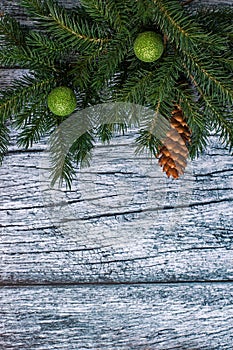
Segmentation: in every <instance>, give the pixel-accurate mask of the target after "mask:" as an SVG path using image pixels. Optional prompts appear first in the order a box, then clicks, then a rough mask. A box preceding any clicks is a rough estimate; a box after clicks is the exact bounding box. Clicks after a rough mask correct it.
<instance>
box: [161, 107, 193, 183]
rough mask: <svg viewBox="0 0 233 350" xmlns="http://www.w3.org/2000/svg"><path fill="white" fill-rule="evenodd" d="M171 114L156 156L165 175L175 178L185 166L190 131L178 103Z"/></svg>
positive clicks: (182, 172)
mask: <svg viewBox="0 0 233 350" xmlns="http://www.w3.org/2000/svg"><path fill="white" fill-rule="evenodd" d="M171 114H172V117H171V120H170V126H171V129H170V130H168V132H167V134H166V138H165V139H164V140H163V146H162V147H161V148H160V150H159V153H158V154H157V156H156V157H157V158H158V159H159V160H158V162H159V165H160V166H161V167H163V171H165V172H166V174H167V176H168V177H170V176H172V177H173V178H174V179H177V178H178V177H179V176H180V175H182V174H184V170H185V168H186V166H187V158H188V155H189V152H188V149H187V144H188V143H190V142H191V131H190V129H189V127H188V125H187V123H186V121H185V119H184V115H183V112H182V109H181V107H180V106H179V105H175V108H174V110H173V111H172V113H171Z"/></svg>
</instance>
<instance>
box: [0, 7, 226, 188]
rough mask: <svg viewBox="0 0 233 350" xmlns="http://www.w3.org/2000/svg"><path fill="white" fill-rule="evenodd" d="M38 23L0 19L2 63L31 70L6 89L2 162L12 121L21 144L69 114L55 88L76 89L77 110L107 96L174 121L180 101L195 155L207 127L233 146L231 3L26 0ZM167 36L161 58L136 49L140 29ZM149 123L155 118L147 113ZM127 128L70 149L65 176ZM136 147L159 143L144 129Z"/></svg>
mask: <svg viewBox="0 0 233 350" xmlns="http://www.w3.org/2000/svg"><path fill="white" fill-rule="evenodd" d="M21 6H22V7H24V9H25V10H26V11H27V13H28V15H29V16H30V18H31V20H32V22H33V29H32V28H30V26H26V25H22V24H20V23H19V22H18V21H17V20H16V19H15V18H14V17H11V16H9V15H8V14H3V15H2V16H1V17H0V41H1V50H0V66H1V67H3V68H11V67H19V68H23V69H25V70H27V74H25V75H24V76H23V77H22V78H19V79H17V80H15V81H13V82H12V84H11V86H10V87H8V88H5V89H1V90H0V162H2V160H3V158H4V155H5V154H6V153H7V150H8V145H9V132H10V130H9V129H10V127H11V126H13V127H15V128H17V129H18V130H19V134H18V144H19V145H20V146H23V147H26V148H28V147H30V146H32V145H33V143H34V142H37V141H39V140H40V139H41V137H43V136H44V135H48V134H52V133H53V131H54V130H55V129H56V128H57V126H58V125H59V124H61V123H62V122H63V121H64V118H66V117H59V116H57V115H55V114H53V113H52V112H51V110H50V109H49V108H48V104H47V97H48V95H49V93H50V92H51V91H52V90H53V89H54V88H56V87H59V86H66V87H68V88H70V89H71V90H72V91H74V93H75V95H76V99H77V106H76V110H82V109H85V108H86V107H88V106H94V105H97V104H101V103H106V102H131V103H134V104H139V105H143V106H146V107H149V108H151V109H153V110H154V111H155V118H166V119H168V120H169V119H170V118H171V112H172V110H173V108H174V103H175V104H178V105H179V106H180V108H181V109H182V113H183V115H184V116H185V118H186V123H187V125H188V127H189V129H190V130H191V132H192V136H191V142H190V144H189V146H188V150H189V155H190V157H191V158H194V157H196V156H198V155H199V153H201V152H202V151H203V150H204V149H205V147H206V144H207V141H208V137H209V135H210V133H211V132H213V131H216V132H218V133H219V136H220V138H221V139H222V141H223V142H224V143H225V144H226V145H227V146H228V147H229V150H230V151H232V148H233V117H232V106H233V81H232V79H233V23H232V21H233V20H232V18H233V9H232V7H212V8H207V7H200V8H198V9H197V8H194V7H192V6H189V4H188V2H187V4H186V5H184V3H182V1H179V0H124V1H122V0H80V2H79V4H78V5H76V7H73V8H72V9H69V10H68V9H66V8H65V7H63V6H62V5H60V4H59V3H58V2H56V1H54V0H47V1H43V0H22V1H21ZM146 31H153V32H155V33H157V34H159V35H160V36H161V37H162V38H163V43H164V50H163V54H162V56H161V57H160V58H159V59H158V60H156V61H154V62H143V61H141V60H140V59H138V58H137V57H136V55H135V53H134V49H133V48H134V42H135V39H136V38H137V36H138V35H139V34H140V33H143V32H146ZM151 123H153V120H151ZM126 128H127V125H118V126H117V127H114V126H113V125H100V126H99V127H98V128H95V129H91V130H89V131H88V132H85V133H84V134H83V135H82V136H81V137H80V138H79V139H77V140H76V142H75V143H74V145H73V146H72V147H71V149H70V151H69V152H68V154H67V156H66V159H65V163H64V166H63V169H62V173H61V174H62V175H61V176H62V178H63V179H64V180H65V181H66V183H67V184H68V185H69V186H70V185H71V182H72V178H73V176H74V166H76V165H77V164H78V165H82V164H83V163H84V162H85V159H88V158H89V157H90V153H91V151H92V149H93V148H94V146H95V141H96V140H97V139H99V140H101V141H103V142H106V141H109V140H110V139H111V137H113V135H114V130H115V129H117V130H118V131H119V130H120V131H121V132H124V130H125V129H126ZM136 142H137V144H138V149H139V150H144V149H148V150H149V151H150V152H151V153H152V154H156V153H157V152H158V151H159V149H161V140H159V139H158V138H156V137H153V135H151V133H150V128H148V129H146V130H145V129H141V130H139V136H138V138H137V140H136Z"/></svg>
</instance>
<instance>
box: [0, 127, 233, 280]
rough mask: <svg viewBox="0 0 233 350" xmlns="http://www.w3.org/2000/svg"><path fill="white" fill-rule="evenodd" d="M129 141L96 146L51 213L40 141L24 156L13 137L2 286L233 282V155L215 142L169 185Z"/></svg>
mask: <svg viewBox="0 0 233 350" xmlns="http://www.w3.org/2000/svg"><path fill="white" fill-rule="evenodd" d="M133 140H134V134H133V133H132V134H130V133H129V134H128V135H126V136H125V137H118V138H117V139H116V140H114V141H113V143H112V144H110V145H108V146H101V145H99V146H98V147H97V148H96V150H95V153H94V155H93V162H92V165H91V167H89V168H84V169H83V170H82V171H81V172H78V173H77V181H75V182H74V185H73V188H72V191H71V192H69V191H65V190H64V191H63V192H62V196H61V197H60V202H59V200H58V197H57V196H56V197H55V202H51V203H52V204H55V206H54V207H52V208H50V207H49V204H50V202H49V203H47V202H44V201H45V200H46V198H45V196H44V194H43V192H42V191H41V183H40V182H39V172H40V159H41V157H42V154H43V149H44V145H43V144H40V145H37V146H36V147H35V148H34V149H32V150H31V151H29V152H25V151H23V150H20V149H17V148H15V146H14V142H15V141H14V139H13V140H12V142H13V144H12V147H11V150H10V152H9V154H8V156H7V157H6V160H5V162H4V164H3V167H2V168H1V169H0V174H1V179H2V180H1V205H0V213H1V219H0V225H1V226H0V227H1V230H2V232H1V242H0V249H1V256H2V257H3V259H2V262H1V283H2V284H15V283H21V284H22V283H25V284H27V283H37V282H39V283H41V282H44V283H58V282H61V283H64V282H81V283H83V282H146V281H147V282H154V281H193V280H195V281H198V280H231V279H232V278H233V252H232V249H233V234H232V233H233V231H232V222H233V216H232V208H231V205H232V201H233V168H232V157H231V156H230V155H229V153H227V151H226V150H225V149H224V148H223V147H222V148H221V147H220V146H219V144H218V143H216V138H214V137H213V138H212V139H211V142H212V145H211V146H210V148H209V149H208V150H207V152H206V154H205V155H204V156H203V157H202V158H200V159H199V160H197V161H195V162H193V163H191V164H190V167H189V169H188V171H187V173H186V174H185V176H184V178H181V179H180V180H178V181H175V180H172V179H170V180H169V179H167V178H166V177H165V176H164V175H163V174H162V172H161V169H160V168H159V167H158V165H157V164H156V160H153V161H150V159H149V158H148V157H146V156H145V155H142V156H141V157H136V158H135V154H134V148H133V146H132V144H131V143H130V141H131V142H132V141H133ZM64 220H65V223H63V221H64ZM67 225H68V226H67Z"/></svg>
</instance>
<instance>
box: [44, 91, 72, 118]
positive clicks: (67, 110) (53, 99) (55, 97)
mask: <svg viewBox="0 0 233 350" xmlns="http://www.w3.org/2000/svg"><path fill="white" fill-rule="evenodd" d="M76 106H77V101H76V96H75V94H74V92H73V91H72V90H71V89H70V88H68V87H66V86H59V87H56V88H55V89H53V90H52V91H51V92H50V93H49V95H48V107H49V109H50V111H51V112H53V113H54V114H55V115H58V116H60V117H65V116H67V115H69V114H71V113H72V112H73V111H74V110H75V108H76Z"/></svg>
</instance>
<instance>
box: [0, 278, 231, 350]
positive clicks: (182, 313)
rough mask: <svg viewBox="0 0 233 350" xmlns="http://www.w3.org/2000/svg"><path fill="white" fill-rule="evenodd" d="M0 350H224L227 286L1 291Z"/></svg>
mask: <svg viewBox="0 0 233 350" xmlns="http://www.w3.org/2000/svg"><path fill="white" fill-rule="evenodd" d="M0 294H1V309H0V315H1V325H0V329H1V332H0V348H1V349H11V350H13V349H14V350H21V349H23V350H27V349H28V350H32V349H33V350H34V349H35V350H44V349H50V350H55V349H56V350H58V349H62V350H73V349H75V350H76V349H79V350H84V349H93V350H96V349H100V350H103V349H105V350H114V349H122V350H129V349H130V350H131V349H135V350H176V349H178V350H210V349H211V350H230V349H232V348H233V335H232V334H233V332H232V330H233V327H232V325H233V305H232V298H233V285H232V284H229V283H225V284H219V283H216V284H206V285H203V284H193V285H186V284H176V285H146V286H145V285H130V286H128V285H126V286H122V285H115V286H72V287H71V286H43V287H42V286H41V287H37V288H35V287H21V288H5V289H1V290H0Z"/></svg>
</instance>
